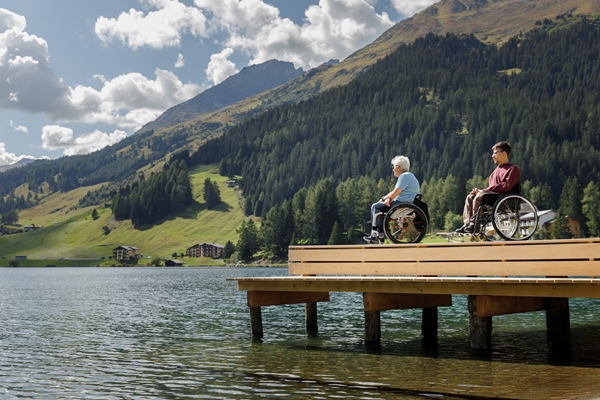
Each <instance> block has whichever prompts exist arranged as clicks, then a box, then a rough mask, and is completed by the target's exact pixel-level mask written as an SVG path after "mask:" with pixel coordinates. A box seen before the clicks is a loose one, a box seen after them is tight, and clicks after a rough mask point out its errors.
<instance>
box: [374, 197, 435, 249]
mask: <svg viewBox="0 0 600 400" xmlns="http://www.w3.org/2000/svg"><path fill="white" fill-rule="evenodd" d="M375 218H377V216H375ZM428 225H429V211H428V207H427V203H425V202H424V201H423V199H422V196H421V195H420V194H418V195H416V196H415V199H414V201H413V203H399V204H395V205H394V206H393V207H392V208H390V209H389V210H388V211H387V212H386V213H385V216H384V217H383V232H384V233H385V236H386V237H387V238H388V240H389V241H390V242H392V243H418V242H420V241H421V240H423V238H424V237H425V234H426V233H427V226H428Z"/></svg>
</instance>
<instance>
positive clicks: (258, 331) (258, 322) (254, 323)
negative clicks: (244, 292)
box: [250, 307, 263, 339]
mask: <svg viewBox="0 0 600 400" xmlns="http://www.w3.org/2000/svg"><path fill="white" fill-rule="evenodd" d="M250 330H251V331H252V337H253V338H257V339H262V337H263V326H262V313H261V311H260V307H250Z"/></svg>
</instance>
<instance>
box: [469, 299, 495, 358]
mask: <svg viewBox="0 0 600 400" xmlns="http://www.w3.org/2000/svg"><path fill="white" fill-rule="evenodd" d="M477 297H478V296H476V295H470V296H468V300H467V302H468V304H467V307H468V310H469V338H470V344H471V349H473V350H490V349H491V348H492V317H478V316H477Z"/></svg>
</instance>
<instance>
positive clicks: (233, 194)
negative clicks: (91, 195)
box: [0, 166, 245, 266]
mask: <svg viewBox="0 0 600 400" xmlns="http://www.w3.org/2000/svg"><path fill="white" fill-rule="evenodd" d="M190 177H191V178H192V185H193V188H194V189H193V190H194V198H195V202H194V203H193V204H192V205H191V206H190V207H189V208H188V209H187V210H186V211H184V212H182V213H179V214H176V215H172V216H169V217H168V218H166V219H163V220H161V221H158V222H157V223H154V224H151V225H143V226H139V227H135V228H134V227H133V226H132V224H131V221H116V220H115V219H114V218H113V215H112V212H111V210H110V208H105V207H104V205H100V206H95V207H87V208H79V207H77V201H78V200H79V199H80V198H81V197H83V196H84V195H85V194H86V193H87V191H88V190H93V188H80V189H78V190H77V191H72V192H68V193H59V194H54V195H52V196H48V197H47V198H45V199H43V200H42V201H41V202H40V204H39V205H38V206H36V207H34V208H32V209H30V210H27V211H24V212H23V213H21V214H20V215H19V217H20V221H19V225H20V226H19V227H20V228H22V227H24V226H27V225H35V226H36V227H38V229H35V230H33V231H29V232H26V233H19V234H13V235H7V236H2V237H0V266H6V265H8V262H9V261H10V260H14V259H15V256H26V257H27V260H19V264H20V265H22V266H45V265H56V266H70V265H106V266H109V265H113V264H116V262H113V261H112V260H110V259H109V257H110V256H111V255H112V250H113V249H114V248H115V247H118V246H122V245H123V246H135V247H138V248H139V249H140V252H141V254H143V255H144V257H145V258H143V259H141V260H139V263H138V265H147V264H149V263H150V260H151V259H152V258H154V257H160V258H162V259H169V258H172V254H173V253H177V254H178V255H180V254H181V253H184V254H185V252H186V249H187V248H188V247H191V246H193V245H194V244H197V243H203V242H209V243H218V244H221V245H223V246H224V245H225V244H226V243H227V241H228V240H230V241H232V242H233V243H236V242H237V239H238V234H237V232H236V229H237V228H238V227H239V226H240V224H241V223H242V221H243V220H244V219H245V216H244V213H243V210H242V207H241V202H242V201H243V200H242V198H241V194H240V190H239V189H234V188H230V187H228V186H227V183H226V181H227V178H226V177H223V176H220V175H218V174H217V173H216V171H215V168H214V166H200V167H197V168H194V169H192V170H191V171H190ZM206 178H210V179H211V180H212V181H216V182H217V184H218V186H219V190H220V192H221V199H222V201H223V203H222V204H221V205H219V206H218V207H217V208H216V209H214V210H207V209H206V207H205V205H204V203H203V199H202V194H203V185H204V181H205V179H206ZM94 209H96V210H97V211H98V215H99V217H98V218H97V219H96V220H94V219H93V218H92V211H93V210H94ZM105 226H106V227H108V228H109V229H110V233H108V234H105V233H104V231H105V229H104V228H103V227H105ZM180 259H181V260H182V261H183V262H184V265H222V264H223V261H222V260H213V259H210V258H207V259H203V258H188V257H183V258H180Z"/></svg>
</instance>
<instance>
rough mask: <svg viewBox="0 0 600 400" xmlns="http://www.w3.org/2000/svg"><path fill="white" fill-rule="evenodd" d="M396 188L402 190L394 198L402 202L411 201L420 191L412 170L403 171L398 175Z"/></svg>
mask: <svg viewBox="0 0 600 400" xmlns="http://www.w3.org/2000/svg"><path fill="white" fill-rule="evenodd" d="M396 188H400V189H402V191H401V192H400V194H399V195H398V196H397V197H396V198H395V199H394V200H395V201H401V202H403V203H412V202H413V200H414V199H415V196H416V195H418V194H419V193H420V192H421V189H420V185H419V181H418V180H417V178H416V177H415V176H414V175H413V173H412V172H404V173H403V174H402V175H400V176H399V177H398V181H396Z"/></svg>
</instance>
